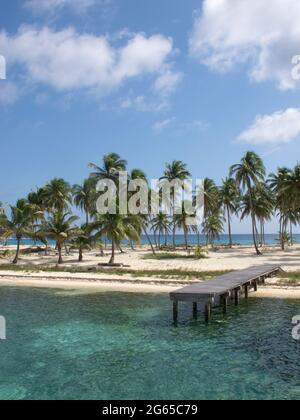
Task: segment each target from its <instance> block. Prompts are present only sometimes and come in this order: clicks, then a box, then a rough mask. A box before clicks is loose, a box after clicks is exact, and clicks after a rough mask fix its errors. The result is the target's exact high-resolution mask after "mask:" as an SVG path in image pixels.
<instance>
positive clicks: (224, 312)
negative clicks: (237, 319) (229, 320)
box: [221, 295, 228, 314]
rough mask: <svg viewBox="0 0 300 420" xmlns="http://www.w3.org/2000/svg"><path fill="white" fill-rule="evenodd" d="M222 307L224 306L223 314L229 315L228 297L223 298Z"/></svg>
mask: <svg viewBox="0 0 300 420" xmlns="http://www.w3.org/2000/svg"><path fill="white" fill-rule="evenodd" d="M221 299H222V306H223V314H227V312H228V295H224V296H222V298H221Z"/></svg>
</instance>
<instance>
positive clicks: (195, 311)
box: [193, 302, 198, 319]
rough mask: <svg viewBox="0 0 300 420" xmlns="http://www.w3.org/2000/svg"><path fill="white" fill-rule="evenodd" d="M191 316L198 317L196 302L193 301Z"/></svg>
mask: <svg viewBox="0 0 300 420" xmlns="http://www.w3.org/2000/svg"><path fill="white" fill-rule="evenodd" d="M193 318H194V319H198V304H197V302H194V303H193Z"/></svg>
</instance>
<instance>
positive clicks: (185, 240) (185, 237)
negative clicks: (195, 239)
mask: <svg viewBox="0 0 300 420" xmlns="http://www.w3.org/2000/svg"><path fill="white" fill-rule="evenodd" d="M184 242H185V249H186V250H188V247H189V246H188V235H187V230H186V229H184Z"/></svg>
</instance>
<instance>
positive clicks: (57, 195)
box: [40, 178, 72, 213]
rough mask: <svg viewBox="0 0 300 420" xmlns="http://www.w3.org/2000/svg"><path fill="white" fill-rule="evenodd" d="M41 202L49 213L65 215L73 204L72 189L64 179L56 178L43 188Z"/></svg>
mask: <svg viewBox="0 0 300 420" xmlns="http://www.w3.org/2000/svg"><path fill="white" fill-rule="evenodd" d="M40 195H41V200H42V203H43V205H44V206H45V208H46V209H47V211H48V212H56V211H57V212H59V213H63V212H65V211H67V210H69V208H70V205H71V204H72V188H71V186H70V184H69V183H68V182H66V181H65V180H64V179H62V178H54V179H52V180H51V181H50V182H48V183H47V184H46V186H45V187H44V188H42V190H41V192H40Z"/></svg>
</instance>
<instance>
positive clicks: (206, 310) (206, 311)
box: [205, 303, 212, 323]
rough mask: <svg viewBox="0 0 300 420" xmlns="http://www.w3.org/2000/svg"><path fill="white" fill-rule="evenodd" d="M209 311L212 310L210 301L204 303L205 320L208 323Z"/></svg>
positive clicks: (209, 318)
mask: <svg viewBox="0 0 300 420" xmlns="http://www.w3.org/2000/svg"><path fill="white" fill-rule="evenodd" d="M211 312H212V305H211V303H207V304H206V305H205V322H206V323H209V322H210V320H211Z"/></svg>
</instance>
